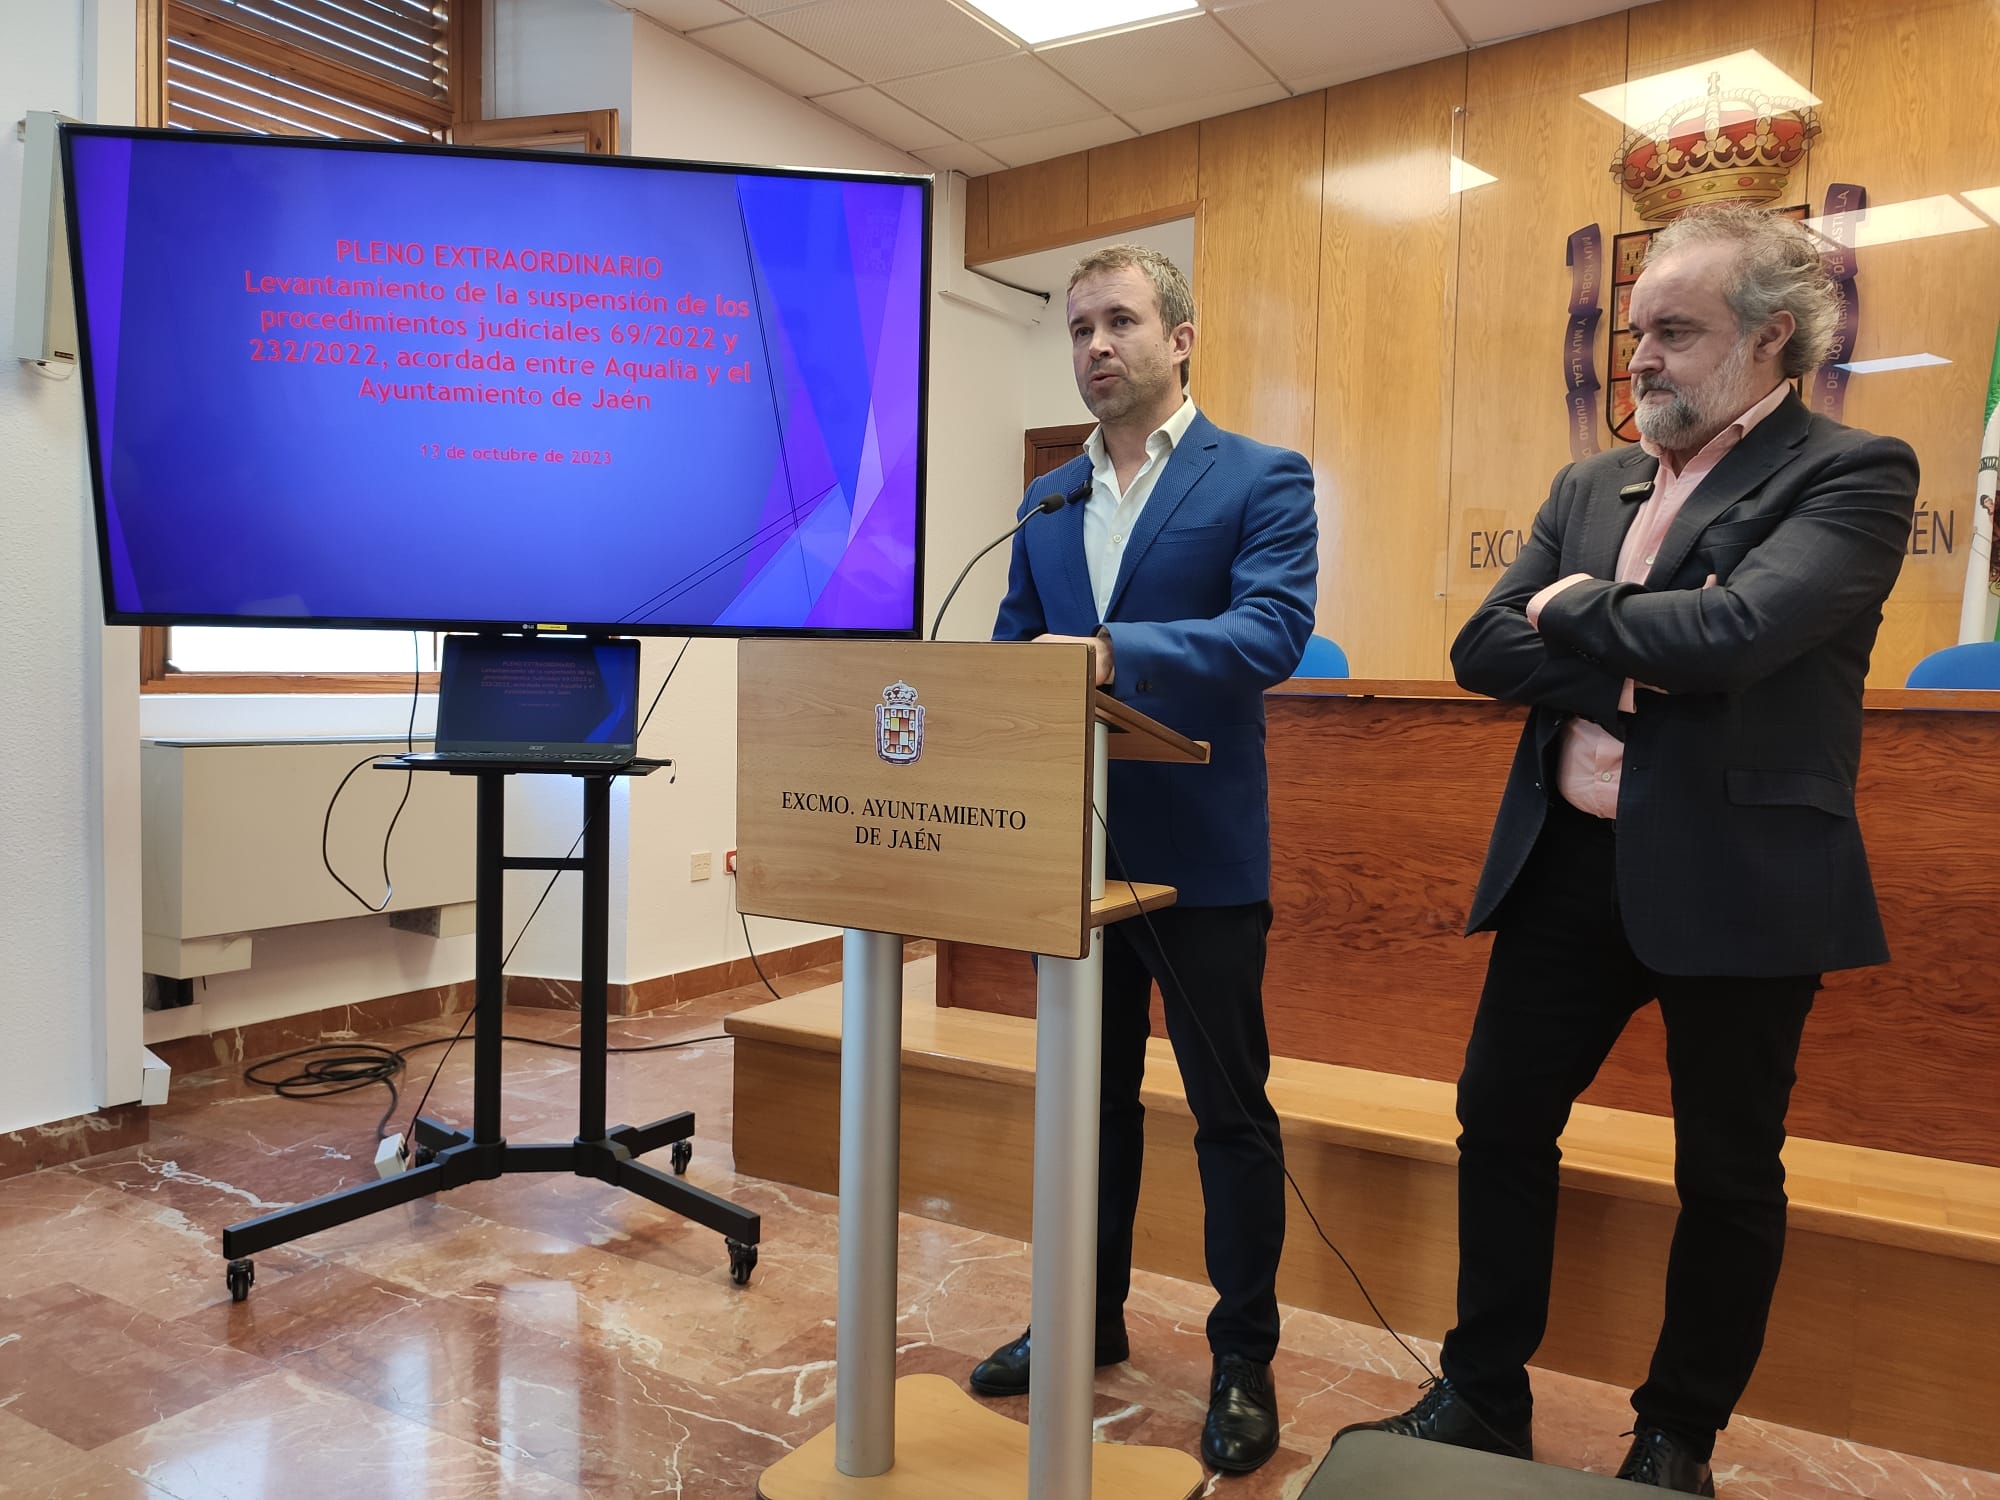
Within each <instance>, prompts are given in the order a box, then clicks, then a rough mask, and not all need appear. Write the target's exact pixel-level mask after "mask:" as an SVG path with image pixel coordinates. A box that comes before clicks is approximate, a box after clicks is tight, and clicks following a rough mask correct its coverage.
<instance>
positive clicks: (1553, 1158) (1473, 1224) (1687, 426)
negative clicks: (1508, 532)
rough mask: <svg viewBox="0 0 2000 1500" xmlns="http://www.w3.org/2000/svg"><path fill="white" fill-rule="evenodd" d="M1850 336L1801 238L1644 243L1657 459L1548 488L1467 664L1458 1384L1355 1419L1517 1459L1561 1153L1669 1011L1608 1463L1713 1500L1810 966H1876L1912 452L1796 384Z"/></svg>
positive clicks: (1645, 405) (1796, 234) (1718, 215)
mask: <svg viewBox="0 0 2000 1500" xmlns="http://www.w3.org/2000/svg"><path fill="white" fill-rule="evenodd" d="M1837 317H1838V302H1837V299H1836V294H1835V292H1834V289H1833V287H1832V285H1831V283H1830V282H1829V281H1828V279H1827V276H1826V274H1825V272H1824V271H1823V269H1822V268H1821V263H1820V246H1819V245H1818V244H1817V243H1816V242H1815V241H1814V240H1813V238H1812V236H1811V235H1810V234H1809V233H1808V232H1807V231H1806V230H1805V229H1804V228H1803V227H1802V226H1800V225H1798V224H1795V223H1792V222H1790V221H1788V220H1785V219H1783V218H1780V217H1777V216H1775V215H1772V214H1768V213H1764V212H1761V211H1758V210H1754V209H1748V208H1723V209H1716V210H1710V211H1706V212H1694V213H1689V214H1687V215H1686V216H1684V217H1682V218H1680V219H1678V220H1676V221H1675V222H1674V223H1673V224H1671V225H1669V226H1668V227H1667V228H1666V229H1664V230H1662V231H1661V232H1660V233H1659V235H1658V236H1657V237H1656V238H1655V239H1654V241H1653V244H1652V246H1651V250H1650V252H1649V255H1648V258H1647V262H1646V269H1645V271H1644V273H1643V274H1642V275H1641V276H1640V278H1639V281H1638V284H1637V285H1636V286H1635V287H1634V288H1633V294H1632V326H1633V329H1634V331H1635V332H1636V333H1637V334H1638V336H1639V344H1638V349H1637V351H1636V352H1635V354H1634V355H1633V358H1632V390H1633V393H1634V395H1635V396H1636V397H1637V408H1638V425H1639V431H1640V433H1641V435H1642V439H1643V441H1642V442H1641V444H1640V445H1639V446H1638V447H1637V448H1623V449H1618V450H1615V451H1613V452H1610V453H1604V454H1599V455H1597V456H1595V457H1592V458H1587V459H1584V460H1583V461H1581V462H1579V463H1575V464H1572V465H1570V466H1569V467H1568V468H1566V469H1564V470H1563V471H1562V472H1561V473H1560V474H1558V475H1557V476H1556V480H1555V485H1554V487H1553V488H1552V489H1551V491H1550V493H1549V498H1548V501H1547V503H1546V504H1545V505H1543V507H1542V509H1541V512H1540V514H1539V515H1537V516H1536V518H1535V524H1534V530H1533V534H1532V536H1531V538H1530V540H1529V542H1528V545H1527V546H1525V547H1524V548H1523V549H1522V551H1521V555H1520V558H1519V560H1518V561H1516V562H1515V564H1514V565H1513V566H1512V567H1511V568H1509V569H1508V570H1507V573H1506V575H1505V576H1504V577H1503V578H1501V580H1500V581H1499V583H1498V584H1497V585H1496V586H1495V587H1494V589H1493V592H1492V593H1491V594H1490V595H1488V597H1487V599H1486V602H1485V603H1484V604H1483V605H1481V606H1480V608H1479V610H1478V612H1477V613H1476V614H1474V615H1473V617H1472V618H1471V620H1469V621H1468V622H1467V623H1466V626H1465V628H1464V630H1463V631H1461V632H1460V634H1459V636H1458V639H1457V641H1456V642H1455V643H1454V645H1453V647H1452V664H1453V666H1454V668H1455V669H1456V672H1457V676H1458V680H1459V682H1460V683H1461V684H1462V685H1464V686H1465V687H1468V688H1471V689H1473V690H1474V691H1477V692H1481V693H1488V694H1491V695H1492V696H1493V697H1495V698H1500V699H1504V700H1506V701H1508V702H1511V703H1523V704H1527V705H1529V707H1530V708H1531V709H1532V712H1531V713H1530V714H1529V716H1528V722H1527V726H1526V728H1525V729H1524V730H1523V732H1522V736H1521V742H1520V747H1519V750H1518V752H1517V753H1516V755H1515V758H1514V765H1513V769H1512V772H1511V774H1510V775H1509V778H1508V781H1507V787H1506V792H1505V794H1504V796H1503V798H1502V800H1501V804H1500V812H1499V815H1498V819H1497V821H1496V823H1495V826H1494V830H1493V838H1492V843H1491V846H1490V848H1489V850H1488V853H1487V857H1486V866H1485V871H1484V873H1483V874H1482V876H1481V877H1480V881H1479V886H1478V891H1477V894H1476V895H1475V896H1474V898H1473V904H1472V911H1471V915H1470V917H1469V920H1468V931H1472V932H1477V931H1481V930H1484V929H1492V930H1493V931H1494V932H1495V933H1496V937H1495V939H1494V944H1493V951H1492V955H1491V958H1490V960H1489V963H1488V966H1487V971H1486V981H1485V987H1484V989H1483V990H1482V992H1481V995H1480V999H1479V1009H1478V1013H1477V1015H1476V1017H1475V1019H1474V1022H1473V1027H1472V1036H1471V1039H1470V1041H1469V1043H1468V1045H1467V1047H1466V1054H1465V1067H1464V1071H1463V1072H1462V1073H1461V1074H1460V1077H1459V1081H1458V1118H1459V1123H1460V1126H1461V1128H1462V1134H1461V1135H1460V1136H1459V1142H1458V1145H1459V1166H1458V1193H1459V1229H1458V1242H1459V1270H1458V1322H1457V1326H1456V1327H1454V1328H1453V1329H1452V1330H1451V1332H1450V1333H1449V1334H1448V1335H1447V1336H1446V1338H1445V1342H1444V1347H1443V1350H1442V1351H1441V1356H1440V1357H1441V1362H1442V1367H1443V1378H1442V1380H1440V1381H1438V1382H1436V1383H1434V1384H1432V1385H1431V1386H1430V1388H1429V1390H1428V1391H1427V1393H1426V1394H1425V1396H1424V1398H1423V1399H1422V1400H1421V1401H1420V1402H1418V1403H1417V1405H1416V1406H1414V1407H1412V1408H1411V1409H1410V1410H1409V1411H1407V1412H1404V1413H1402V1414H1401V1415H1400V1416H1395V1417H1391V1418H1389V1419H1388V1420H1387V1421H1383V1422H1376V1423H1368V1424H1363V1425H1365V1426H1368V1427H1373V1428H1377V1429H1381V1430H1386V1431H1389V1432H1394V1433H1401V1434H1404V1435H1406V1436H1411V1437H1421V1438H1429V1439H1433V1440H1435V1441H1439V1442H1446V1443H1454V1444H1457V1445H1459V1446H1461V1447H1467V1448H1478V1449H1485V1450H1488V1451H1493V1452H1500V1453H1514V1454H1518V1455H1520V1456H1522V1457H1527V1456H1530V1449H1531V1412H1532V1396H1531V1393H1530V1389H1529V1383H1528V1374H1527V1364H1528V1361H1529V1360H1530V1359H1531V1358H1532V1357H1533V1355H1534V1353H1535V1350H1536V1347H1537V1346H1538V1344H1539V1343H1540V1341H1541V1338H1542V1333H1543V1330H1544V1327H1545V1326H1546V1323H1547V1315H1548V1301H1549V1295H1550V1271H1551V1263H1552V1261H1553V1257H1554V1246H1555V1227H1556V1176H1557V1162H1558V1161H1559V1159H1560V1152H1559V1151H1558V1149H1557V1145H1556V1141H1557V1137H1558V1136H1560V1135H1561V1133H1562V1130H1563V1127H1564V1125H1565V1123H1566V1122H1567V1121H1568V1118H1569V1112H1570V1106H1571V1104H1572V1103H1573V1102H1574V1101H1575V1099H1576V1097H1577V1096H1578V1095H1579V1094H1580V1093H1582V1092H1583V1090H1584V1089H1585V1088H1586V1087H1587V1086H1588V1085H1589V1083H1590V1081H1591V1079H1592V1077H1593V1076H1594V1075H1595V1074H1596V1072H1597V1069H1598V1067H1599V1065H1600V1064H1601V1063H1602V1062H1603V1060H1604V1058H1605V1056H1606V1054H1607V1053H1608V1052H1609V1051H1610V1050H1611V1046H1612V1044H1613V1043H1614V1042H1615V1041H1616V1040H1617V1038H1618V1034H1619V1033H1620V1031H1621V1030H1623V1028H1624V1026H1625V1023H1626V1021H1627V1020H1628V1019H1629V1018H1630V1017H1631V1016H1632V1015H1633V1013H1634V1012H1635V1011H1637V1010H1638V1009H1639V1007H1640V1006H1642V1005H1644V1004H1646V1003H1648V1002H1649V1001H1652V1000H1658V1002H1659V1005H1660V1010H1661V1014H1662V1017H1663V1019H1664V1021H1665V1023H1666V1036H1667V1049H1666V1050H1667V1072H1668V1076H1669V1078H1670V1080H1671V1084H1672V1100H1673V1116H1674V1139H1675V1164H1674V1183H1675V1187H1676V1189H1677V1190H1678V1192H1679V1197H1680V1216H1679V1219H1678V1222H1677V1224H1676V1226H1675V1230H1674V1237H1673V1245H1672V1249H1671V1251H1670V1253H1669V1259H1668V1264H1667V1283H1666V1307H1665V1313H1664V1317H1663V1319H1662V1322H1661V1327H1660V1334H1659V1340H1658V1343H1657V1345H1656V1346H1655V1348H1654V1352H1653V1358H1652V1366H1651V1369H1650V1371H1649V1373H1648V1376H1647V1379H1646V1381H1645V1383H1644V1384H1643V1385H1642V1386H1640V1387H1639V1389H1638V1390H1637V1391H1636V1392H1635V1393H1634V1394H1633V1397H1632V1406H1633V1409H1634V1411H1635V1412H1636V1413H1637V1415H1638V1420H1637V1422H1636V1424H1635V1427H1634V1431H1633V1434H1632V1437H1633V1441H1632V1445H1631V1449H1630V1451H1629V1453H1628V1454H1627V1456H1626V1458H1625V1461H1624V1465H1623V1467H1621V1468H1620V1470H1619V1477H1620V1478H1622V1479H1630V1480H1636V1481H1637V1482H1639V1483H1641V1484H1650V1485H1655V1486H1658V1487H1660V1488H1663V1489H1670V1490H1679V1491H1682V1492H1685V1493H1690V1494H1701V1495H1713V1494H1714V1493H1715V1488H1714V1480H1713V1477H1712V1474H1711V1470H1710V1458H1711V1453H1712V1450H1713V1447H1714V1444H1715V1439H1716V1434H1717V1433H1718V1432H1719V1431H1720V1430H1721V1429H1722V1428H1723V1427H1724V1426H1725V1425H1726V1424H1727V1422H1728V1420H1729V1416H1730V1413H1731V1412H1732V1411H1733V1409H1734V1408H1735V1405H1736V1402H1737V1399H1738V1398H1739V1397H1740V1396H1741V1395H1742V1392H1743V1388H1744V1386H1745V1385H1746V1384H1747V1383H1748V1382H1749V1379H1750V1373H1751V1371H1752V1369H1754V1368H1755V1366H1756V1363H1757V1356H1758V1353H1759V1351H1760V1350H1761V1348H1762V1346H1763V1339H1764V1326H1765V1321H1766V1318H1767V1316H1768V1314H1769V1311H1770V1306H1771V1296H1772V1291H1773V1288H1774V1287H1775V1285H1776V1283H1777V1279H1778V1266H1779V1262H1780V1260H1781V1259H1782V1257H1783V1252H1784V1241H1785V1190H1784V1181H1785V1172H1784V1167H1783V1165H1782V1163H1781V1162H1780V1160H1779V1150H1780V1148H1781V1147H1782V1146H1783V1144H1784V1139H1785V1110H1786V1106H1787V1104H1788V1102H1789V1099H1790V1096H1791V1089H1792V1083H1793V1077H1794V1075H1793V1067H1794V1064H1795V1062H1796V1060H1797V1057H1798V1050H1799V1038H1800V1034H1801V1032H1802V1031H1803V1029H1804V1027H1805V1024H1806V1016H1807V1013H1808V1012H1809V1011H1810V1010H1811V1009H1812V1004H1813V996H1814V993H1815V992H1816V991H1817V990H1818V989H1819V987H1820V976H1821V975H1822V974H1823V973H1825V972H1827V971H1828V970H1833V969H1845V968H1852V967H1857V966H1860V965H1865V964H1879V963H1883V962H1885V961H1886V960H1887V959H1888V956H1889V953H1888V948H1887V946H1886V944H1885V942H1884V940H1883V934H1882V923H1881V919H1880V917H1879V915H1878V914H1877V911H1876V905H1875V893H1874V888H1873V886H1872V885H1871V884H1870V881H1869V876H1868V862H1867V857H1866V855H1865V854H1864V853H1863V850H1862V845H1861V833H1860V829H1859V827H1858V826H1857V824H1856V822H1855V817H1854V782H1855V773H1856V769H1857V767H1858V765H1859V762H1860V756H1861V696H1862V681H1863V679H1864V678H1865V677H1866V675H1867V671H1868V657H1869V652H1870V651H1871V650H1872V648H1873V646H1874V644H1875V635H1876V630H1877V628H1878V627H1879V626H1880V624H1881V620H1882V603H1883V600H1884V599H1886V598H1887V597H1888V594H1889V590H1890V588H1891V586H1892V585H1893V584H1894V583H1895V581H1896V574H1897V571H1898V570H1899V569H1900V568H1901V566H1902V561H1903V553H1904V548H1905V545H1906V544H1907V542H1908V540H1909V534H1910V519H1911V513H1912V511H1913V509H1914V507H1915V503H1916V493H1917V463H1916V457H1915V455H1914V454H1912V453H1911V451H1910V449H1909V447H1908V446H1907V445H1906V444H1904V443H1902V442H1900V441H1898V440H1897V439H1895V438H1887V437H1876V436H1873V435H1871V434H1869V433H1866V432H1860V431H1857V430H1855V429H1853V428H1850V427H1843V426H1841V425H1840V424H1839V423H1837V422H1831V421H1828V420H1827V419H1826V418H1825V417H1823V416H1816V415H1814V414H1813V413H1812V412H1810V411H1808V410H1807V409H1806V407H1805V406H1804V405H1803V404H1801V402H1800V401H1799V399H1798V397H1797V396H1796V395H1795V394H1794V393H1793V391H1792V388H1791V386H1790V384H1789V382H1790V381H1791V380H1793V379H1795V378H1797V377H1800V376H1803V375H1806V374H1808V373H1809V372H1810V371H1812V370H1813V369H1815V368H1816V367H1817V366H1818V365H1819V364H1820V363H1821V362H1822V361H1823V360H1824V359H1825V357H1826V354H1827V350H1828V346H1829V344H1830V343H1831V340H1832V337H1833V334H1834V329H1835V324H1836V321H1837ZM1350 1430H1352V1429H1350Z"/></svg>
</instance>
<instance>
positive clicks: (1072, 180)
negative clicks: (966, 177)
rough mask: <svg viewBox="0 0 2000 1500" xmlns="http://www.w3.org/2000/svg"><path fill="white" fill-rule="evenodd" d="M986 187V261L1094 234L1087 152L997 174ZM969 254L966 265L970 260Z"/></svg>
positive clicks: (1071, 241) (1079, 152) (1075, 152)
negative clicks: (1091, 218)
mask: <svg viewBox="0 0 2000 1500" xmlns="http://www.w3.org/2000/svg"><path fill="white" fill-rule="evenodd" d="M981 181H983V182H985V183H986V250H985V259H987V260H1005V259H1006V258H1007V257H1008V256H1010V255H1022V254H1025V253H1027V252H1028V251H1030V250H1045V249H1047V248H1048V247H1049V246H1051V245H1069V244H1074V243H1075V242H1076V241H1078V240H1081V239H1087V238H1089V233H1090V159H1089V156H1088V155H1087V153H1085V152H1082V151H1074V152H1071V153H1070V154H1069V155H1068V156H1058V157H1055V158H1053V159H1052V160H1049V161H1038V162H1034V163H1032V164H1031V165H1029V166H1025V167H1014V168H1011V169H1010V170H1008V171H1005V172H993V173H990V174H989V175H987V176H986V177H984V178H982V179H981ZM970 258H971V257H970V254H969V253H968V255H967V259H970Z"/></svg>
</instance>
